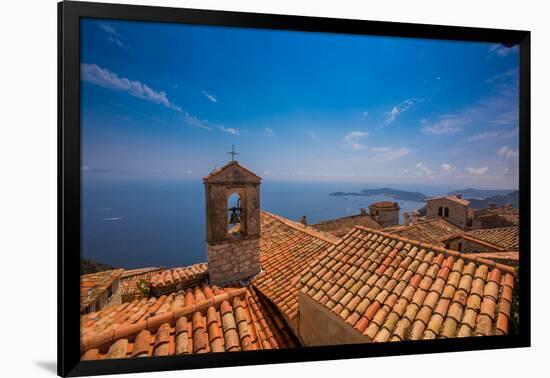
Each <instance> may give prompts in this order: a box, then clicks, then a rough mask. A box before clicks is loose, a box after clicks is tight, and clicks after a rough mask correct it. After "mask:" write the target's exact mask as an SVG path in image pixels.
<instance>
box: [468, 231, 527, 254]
mask: <svg viewBox="0 0 550 378" xmlns="http://www.w3.org/2000/svg"><path fill="white" fill-rule="evenodd" d="M465 236H466V237H468V238H473V239H476V240H481V241H482V242H485V243H488V244H491V245H494V246H496V247H498V248H500V249H502V250H504V251H518V250H519V227H503V228H488V229H480V230H473V231H469V232H467V233H466V234H465Z"/></svg>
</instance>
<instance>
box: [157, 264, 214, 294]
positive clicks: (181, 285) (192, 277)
mask: <svg viewBox="0 0 550 378" xmlns="http://www.w3.org/2000/svg"><path fill="white" fill-rule="evenodd" d="M207 275H208V264H207V263H199V264H194V265H190V266H186V267H181V268H171V269H163V270H161V271H159V272H157V273H156V274H155V275H153V276H152V277H151V289H153V290H161V291H163V292H164V291H167V290H168V291H174V290H182V289H185V288H186V287H189V286H193V285H196V284H198V283H199V282H201V281H202V280H204V279H205V278H206V276H207Z"/></svg>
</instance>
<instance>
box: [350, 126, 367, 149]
mask: <svg viewBox="0 0 550 378" xmlns="http://www.w3.org/2000/svg"><path fill="white" fill-rule="evenodd" d="M368 135H369V133H368V132H367V131H352V132H350V133H349V134H347V135H346V136H345V137H344V145H345V146H346V147H349V148H351V149H352V150H364V149H366V146H365V145H364V144H362V143H361V140H362V139H363V138H365V137H367V136H368Z"/></svg>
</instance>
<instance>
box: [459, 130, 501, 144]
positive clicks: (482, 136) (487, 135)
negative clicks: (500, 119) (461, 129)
mask: <svg viewBox="0 0 550 378" xmlns="http://www.w3.org/2000/svg"><path fill="white" fill-rule="evenodd" d="M499 135H500V131H486V132H483V133H479V134H474V135H472V136H470V137H468V138H466V141H467V142H478V141H481V140H488V139H495V138H498V137H499Z"/></svg>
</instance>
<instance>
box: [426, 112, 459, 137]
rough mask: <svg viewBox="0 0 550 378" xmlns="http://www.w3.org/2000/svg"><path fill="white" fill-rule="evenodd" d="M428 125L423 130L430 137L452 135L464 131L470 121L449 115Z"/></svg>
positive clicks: (455, 115)
mask: <svg viewBox="0 0 550 378" xmlns="http://www.w3.org/2000/svg"><path fill="white" fill-rule="evenodd" d="M424 123H425V124H427V125H426V126H424V127H423V128H422V132H423V133H424V134H430V135H450V134H455V133H457V132H459V131H461V130H462V128H463V127H464V126H465V125H467V124H468V123H470V120H469V119H468V118H466V117H464V116H462V115H457V114H447V115H444V116H442V117H441V118H440V119H439V120H438V121H436V122H434V123H431V124H429V123H428V122H427V121H425V122H424Z"/></svg>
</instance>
